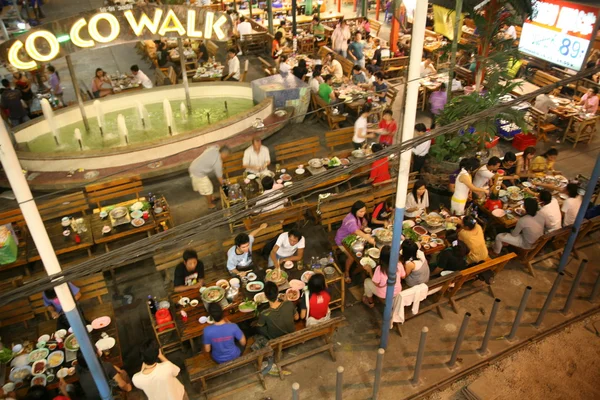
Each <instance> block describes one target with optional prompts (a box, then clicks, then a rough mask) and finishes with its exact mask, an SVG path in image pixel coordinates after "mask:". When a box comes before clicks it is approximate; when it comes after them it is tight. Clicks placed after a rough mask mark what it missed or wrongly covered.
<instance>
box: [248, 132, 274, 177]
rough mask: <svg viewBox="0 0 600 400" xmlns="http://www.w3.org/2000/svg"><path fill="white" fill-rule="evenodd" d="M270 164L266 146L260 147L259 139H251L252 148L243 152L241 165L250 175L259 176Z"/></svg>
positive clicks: (260, 141)
mask: <svg viewBox="0 0 600 400" xmlns="http://www.w3.org/2000/svg"><path fill="white" fill-rule="evenodd" d="M269 164H271V155H270V154H269V149H268V148H267V146H263V145H262V140H261V138H260V137H258V136H257V137H255V138H253V139H252V146H250V147H248V148H247V149H246V150H244V158H243V159H242V165H243V166H244V168H246V171H248V172H249V173H251V174H260V173H261V172H262V171H264V170H265V169H267V167H268V166H269Z"/></svg>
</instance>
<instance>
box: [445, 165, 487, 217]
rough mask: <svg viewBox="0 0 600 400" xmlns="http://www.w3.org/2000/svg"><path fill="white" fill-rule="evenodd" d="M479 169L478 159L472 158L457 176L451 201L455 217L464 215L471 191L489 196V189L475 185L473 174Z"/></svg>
mask: <svg viewBox="0 0 600 400" xmlns="http://www.w3.org/2000/svg"><path fill="white" fill-rule="evenodd" d="M478 168H479V160H478V159H477V158H471V159H469V161H468V162H466V163H465V164H464V167H463V168H462V169H461V170H460V172H459V173H458V175H457V176H456V182H455V183H454V194H453V195H452V199H451V203H450V204H451V206H450V208H451V210H452V213H453V214H455V215H464V213H465V206H466V205H467V200H469V195H470V194H471V191H473V192H476V193H484V194H488V193H489V192H490V191H489V189H483V188H478V187H477V186H475V185H473V181H472V178H471V174H473V172H475V171H477V169H478Z"/></svg>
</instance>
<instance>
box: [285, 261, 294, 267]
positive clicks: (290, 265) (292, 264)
mask: <svg viewBox="0 0 600 400" xmlns="http://www.w3.org/2000/svg"><path fill="white" fill-rule="evenodd" d="M283 268H285V269H292V268H294V262H293V261H289V260H288V261H286V262H284V263H283Z"/></svg>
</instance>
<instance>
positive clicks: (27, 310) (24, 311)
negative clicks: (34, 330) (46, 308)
mask: <svg viewBox="0 0 600 400" xmlns="http://www.w3.org/2000/svg"><path fill="white" fill-rule="evenodd" d="M34 318H35V314H34V313H33V309H32V308H31V304H30V303H29V299H20V300H17V301H13V302H12V303H8V304H5V305H3V306H1V307H0V328H1V327H5V326H9V325H15V324H18V323H21V322H22V323H23V324H24V325H25V328H28V327H29V325H28V324H27V321H30V320H32V319H34Z"/></svg>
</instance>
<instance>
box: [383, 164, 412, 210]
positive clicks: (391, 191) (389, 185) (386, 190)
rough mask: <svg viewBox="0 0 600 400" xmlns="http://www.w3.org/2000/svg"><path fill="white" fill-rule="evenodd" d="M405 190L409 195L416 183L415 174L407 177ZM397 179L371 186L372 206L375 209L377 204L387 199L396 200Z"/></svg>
mask: <svg viewBox="0 0 600 400" xmlns="http://www.w3.org/2000/svg"><path fill="white" fill-rule="evenodd" d="M409 179H410V180H409V181H408V187H407V190H408V192H409V193H410V191H411V190H412V188H413V186H414V185H415V182H416V181H417V172H411V173H410V175H409ZM397 181H398V180H397V179H396V178H394V179H390V180H388V181H385V182H380V183H375V184H373V206H374V207H377V205H378V204H379V203H381V202H382V201H385V200H386V199H388V198H390V197H391V198H393V199H395V198H396V191H397V188H398V185H397Z"/></svg>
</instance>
